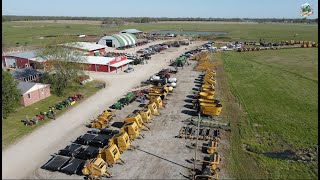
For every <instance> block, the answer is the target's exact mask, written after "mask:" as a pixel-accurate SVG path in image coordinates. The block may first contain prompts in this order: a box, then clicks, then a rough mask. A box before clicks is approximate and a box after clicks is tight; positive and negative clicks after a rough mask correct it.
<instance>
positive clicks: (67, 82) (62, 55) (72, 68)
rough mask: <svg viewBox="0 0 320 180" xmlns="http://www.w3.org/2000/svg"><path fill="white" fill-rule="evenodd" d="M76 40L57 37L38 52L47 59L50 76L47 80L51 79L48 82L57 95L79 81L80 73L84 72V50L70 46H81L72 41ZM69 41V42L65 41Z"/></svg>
mask: <svg viewBox="0 0 320 180" xmlns="http://www.w3.org/2000/svg"><path fill="white" fill-rule="evenodd" d="M74 40H75V39H73V38H72V39H71V38H64V39H61V38H59V39H55V40H53V41H51V42H49V43H48V44H47V45H46V46H45V48H44V49H42V50H41V51H39V52H38V56H39V57H40V58H42V59H43V60H45V61H46V63H47V66H48V68H49V70H48V71H49V75H48V76H50V78H48V79H47V80H45V81H49V82H46V83H50V84H51V87H52V88H53V90H54V92H55V94H57V95H63V94H64V92H65V90H66V89H68V88H69V87H70V86H71V84H72V83H73V82H77V81H78V77H79V75H82V74H83V71H82V69H83V64H82V62H83V61H84V57H83V55H84V54H83V52H81V51H78V50H76V49H74V48H69V46H73V47H79V46H80V44H78V43H76V42H72V41H74ZM67 41H69V42H68V43H65V42H67ZM70 41H71V42H70Z"/></svg>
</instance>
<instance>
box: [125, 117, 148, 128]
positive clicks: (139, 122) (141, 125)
mask: <svg viewBox="0 0 320 180" xmlns="http://www.w3.org/2000/svg"><path fill="white" fill-rule="evenodd" d="M124 122H125V123H130V122H135V123H136V124H137V125H138V128H139V129H148V130H150V128H149V127H148V126H147V125H146V123H144V122H143V120H142V117H141V115H140V114H139V113H136V114H130V115H129V116H128V117H126V118H125V119H124Z"/></svg>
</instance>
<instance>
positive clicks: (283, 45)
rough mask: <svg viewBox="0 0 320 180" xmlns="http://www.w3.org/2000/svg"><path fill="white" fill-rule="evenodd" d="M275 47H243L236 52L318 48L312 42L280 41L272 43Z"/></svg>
mask: <svg viewBox="0 0 320 180" xmlns="http://www.w3.org/2000/svg"><path fill="white" fill-rule="evenodd" d="M274 44H276V45H274V46H270V47H244V48H239V49H238V50H237V51H238V52H247V51H261V50H270V49H271V50H276V49H288V48H311V47H315V48H317V47H318V42H312V41H295V40H290V41H281V42H280V43H274Z"/></svg>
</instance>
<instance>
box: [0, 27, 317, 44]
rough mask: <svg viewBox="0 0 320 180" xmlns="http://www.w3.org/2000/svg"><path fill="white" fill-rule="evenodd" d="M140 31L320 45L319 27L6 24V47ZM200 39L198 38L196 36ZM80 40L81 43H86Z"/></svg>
mask: <svg viewBox="0 0 320 180" xmlns="http://www.w3.org/2000/svg"><path fill="white" fill-rule="evenodd" d="M131 28H136V29H138V30H141V31H144V32H150V31H154V30H178V31H180V30H183V31H219V32H220V31H222V32H227V33H228V34H225V35H218V36H211V37H212V38H219V37H224V38H230V40H234V41H249V40H250V41H259V39H260V38H263V39H265V40H266V41H267V42H276V41H279V40H291V39H293V40H304V41H317V39H318V34H317V33H314V32H316V31H317V29H318V26H317V25H311V24H289V23H276V24H270V23H267V24H216V23H201V22H200V23H199V22H198V23H197V22H194V23H183V22H182V23H130V24H124V25H121V26H111V25H102V26H101V25H98V24H67V23H66V24H62V23H47V22H46V23H38V22H3V23H2V44H3V46H5V47H15V46H16V43H19V44H20V46H24V45H25V43H27V46H28V45H37V46H39V45H43V44H45V43H46V42H47V41H48V40H49V39H50V38H45V39H39V38H40V37H42V36H48V35H68V34H69V35H70V34H72V35H77V34H86V35H90V34H93V35H97V36H98V37H97V38H99V37H100V36H103V35H104V34H112V33H118V32H119V31H121V30H123V29H131ZM195 38H197V36H195ZM82 40H83V39H82V38H79V41H82Z"/></svg>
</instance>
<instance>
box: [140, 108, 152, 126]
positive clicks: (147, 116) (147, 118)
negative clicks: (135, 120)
mask: <svg viewBox="0 0 320 180" xmlns="http://www.w3.org/2000/svg"><path fill="white" fill-rule="evenodd" d="M138 114H140V116H141V118H142V121H143V122H144V123H149V122H151V121H152V116H151V115H152V114H151V110H150V109H147V108H145V109H142V110H140V111H139V112H138Z"/></svg>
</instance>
